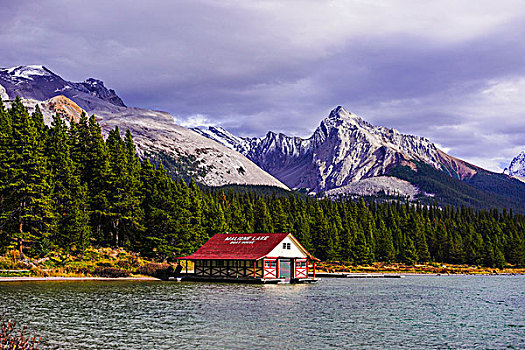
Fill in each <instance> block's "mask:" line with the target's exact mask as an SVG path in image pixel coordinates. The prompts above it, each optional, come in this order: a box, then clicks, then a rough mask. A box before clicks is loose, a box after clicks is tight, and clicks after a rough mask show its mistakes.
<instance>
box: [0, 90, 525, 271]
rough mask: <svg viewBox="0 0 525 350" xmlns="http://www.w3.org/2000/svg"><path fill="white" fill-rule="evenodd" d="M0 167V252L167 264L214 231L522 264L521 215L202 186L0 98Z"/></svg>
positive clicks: (347, 253)
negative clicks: (135, 258)
mask: <svg viewBox="0 0 525 350" xmlns="http://www.w3.org/2000/svg"><path fill="white" fill-rule="evenodd" d="M0 163H1V164H0V252H5V251H7V250H9V249H18V250H20V251H23V252H24V253H25V254H29V255H32V254H33V255H38V254H43V253H45V252H46V251H48V250H49V249H62V250H63V251H66V252H68V253H70V254H82V252H83V251H84V250H85V249H86V248H87V247H88V246H98V247H124V248H126V249H128V250H131V251H134V252H138V253H140V254H141V255H143V256H146V257H151V258H154V259H158V260H170V259H173V258H174V257H176V256H181V255H186V254H189V253H192V252H193V251H195V250H196V249H198V248H199V247H200V246H201V245H202V244H204V243H205V242H206V241H207V240H208V239H209V237H211V236H213V235H214V234H216V233H224V232H229V233H252V232H260V233H266V232H291V233H293V234H294V236H295V237H297V238H298V239H299V241H300V242H301V243H302V244H303V245H304V246H305V247H306V248H307V249H308V250H309V251H310V252H311V253H312V254H313V255H314V256H316V257H317V258H319V259H321V260H325V261H343V262H349V263H353V264H369V263H372V262H376V261H384V262H403V263H407V264H416V263H418V262H440V263H458V264H462V263H467V264H471V265H484V266H491V267H492V266H494V267H503V266H505V265H506V264H513V265H517V266H520V265H524V264H525V216H523V215H521V214H514V213H513V212H512V211H511V210H496V209H493V210H474V209H473V208H471V207H468V206H461V207H451V206H440V205H439V204H438V203H434V204H431V205H420V204H415V203H407V202H405V201H402V200H394V201H390V202H383V203H377V202H374V201H369V202H365V201H364V200H363V199H358V200H355V199H345V200H331V199H320V198H312V197H307V196H303V195H297V194H294V193H286V192H285V193H282V192H278V191H271V190H269V189H267V188H266V189H261V188H257V187H254V188H253V189H249V190H246V189H245V190H242V191H236V190H235V189H232V188H230V189H220V188H219V189H217V188H204V187H200V186H199V185H197V183H196V182H195V181H194V180H189V181H184V180H183V179H172V178H171V177H170V176H169V175H168V174H167V173H166V170H165V169H164V167H163V165H162V163H158V164H157V165H155V166H154V165H152V163H151V162H150V161H149V160H148V159H144V160H143V161H141V160H139V158H138V156H137V153H136V148H135V145H134V142H133V138H132V135H131V133H130V132H129V131H127V132H125V133H123V134H121V132H120V130H119V129H118V128H115V129H114V130H111V131H110V132H109V134H108V136H107V138H106V139H104V138H103V137H102V133H101V128H100V126H99V124H98V123H97V121H96V119H95V117H94V116H91V117H88V116H86V115H85V114H83V115H82V117H81V118H80V121H79V122H78V123H73V122H72V123H69V122H65V121H64V120H63V119H62V118H61V117H60V116H58V115H57V116H55V117H54V118H53V121H52V123H51V125H50V126H47V125H45V123H44V117H43V115H42V113H41V111H40V110H39V109H38V107H37V108H36V109H35V111H34V112H33V113H29V112H28V110H27V109H26V108H25V107H24V106H23V104H22V102H21V101H20V99H18V98H17V99H16V100H15V101H14V102H13V103H12V105H11V107H10V108H9V109H7V108H4V106H3V105H2V104H1V101H0Z"/></svg>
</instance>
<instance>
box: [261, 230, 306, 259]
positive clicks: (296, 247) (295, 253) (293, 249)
mask: <svg viewBox="0 0 525 350" xmlns="http://www.w3.org/2000/svg"><path fill="white" fill-rule="evenodd" d="M291 237H293V236H292V235H288V236H286V237H285V238H284V239H283V240H282V241H281V242H280V243H279V244H277V246H275V248H273V249H272V251H271V252H270V253H268V256H270V257H277V258H305V259H306V258H308V255H307V254H308V252H307V251H306V250H305V249H304V248H303V247H302V246H301V245H300V244H299V242H297V240H295V239H293V240H292V238H291Z"/></svg>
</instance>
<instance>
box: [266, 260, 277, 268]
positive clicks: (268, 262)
mask: <svg viewBox="0 0 525 350" xmlns="http://www.w3.org/2000/svg"><path fill="white" fill-rule="evenodd" d="M276 266H277V264H276V262H275V260H266V261H265V262H264V267H273V268H275V267H276Z"/></svg>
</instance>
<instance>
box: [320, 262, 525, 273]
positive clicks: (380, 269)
mask: <svg viewBox="0 0 525 350" xmlns="http://www.w3.org/2000/svg"><path fill="white" fill-rule="evenodd" d="M316 270H317V271H319V272H332V273H337V272H341V273H343V272H348V273H383V274H385V273H393V274H463V275H486V274H525V268H522V267H512V266H508V267H505V268H504V269H496V268H492V267H484V266H471V265H451V264H439V263H428V264H419V265H403V264H387V263H374V264H372V265H366V266H365V265H346V264H344V263H339V262H321V263H319V264H318V265H317V266H316Z"/></svg>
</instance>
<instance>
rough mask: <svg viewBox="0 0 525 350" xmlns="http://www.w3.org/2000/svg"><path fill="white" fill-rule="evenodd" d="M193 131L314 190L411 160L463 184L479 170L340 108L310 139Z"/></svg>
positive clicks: (298, 185) (425, 142)
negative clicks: (427, 165)
mask: <svg viewBox="0 0 525 350" xmlns="http://www.w3.org/2000/svg"><path fill="white" fill-rule="evenodd" d="M194 130H195V131H196V132H200V133H201V134H202V135H203V136H207V137H210V138H212V139H214V140H215V141H218V142H220V143H222V144H224V145H226V146H228V147H232V148H234V149H236V150H237V151H239V152H241V153H243V154H245V155H246V156H247V157H248V158H250V159H251V160H253V161H254V162H255V163H256V164H257V165H259V166H261V167H262V168H263V169H265V170H266V171H268V172H269V173H271V174H273V175H274V176H276V177H277V178H278V179H280V180H281V181H283V182H284V183H286V184H288V186H290V187H293V188H307V189H309V190H311V191H314V192H319V191H327V190H331V189H335V188H340V187H343V186H346V185H349V184H351V183H354V182H356V181H359V180H361V179H366V178H370V177H375V176H380V175H385V174H388V170H389V169H391V168H392V167H394V166H396V165H399V164H407V165H408V164H410V161H420V162H423V163H425V164H429V165H431V166H433V167H434V168H436V169H440V170H442V171H445V172H447V173H448V174H450V175H452V176H454V177H457V178H458V179H461V180H463V179H469V178H471V177H472V176H473V175H474V174H476V172H477V171H478V169H479V168H478V167H476V166H474V165H471V164H468V163H466V162H463V161H461V160H458V159H455V158H453V157H451V156H449V155H447V154H446V153H444V152H443V151H441V150H439V149H438V148H437V147H436V145H435V144H433V143H432V142H430V141H429V140H428V139H426V138H423V137H419V136H413V135H405V134H401V133H399V132H398V131H397V130H395V129H388V128H385V127H382V126H374V125H372V124H370V123H368V122H366V121H365V120H363V119H362V118H360V117H358V116H357V115H355V114H353V113H350V112H348V111H346V110H345V109H344V108H343V107H340V106H339V107H337V108H335V109H334V110H332V111H331V113H330V115H329V116H328V117H327V118H325V119H324V120H323V121H322V122H321V124H320V125H319V127H318V128H317V129H316V130H315V132H314V133H313V135H312V136H311V137H309V138H307V139H303V138H299V137H290V136H287V135H284V134H281V133H280V134H277V133H274V132H271V131H270V132H268V133H267V134H266V136H265V137H263V138H239V137H236V136H234V135H232V134H230V133H228V132H227V131H226V130H224V129H220V128H212V127H210V128H209V129H205V130H199V129H194Z"/></svg>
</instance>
